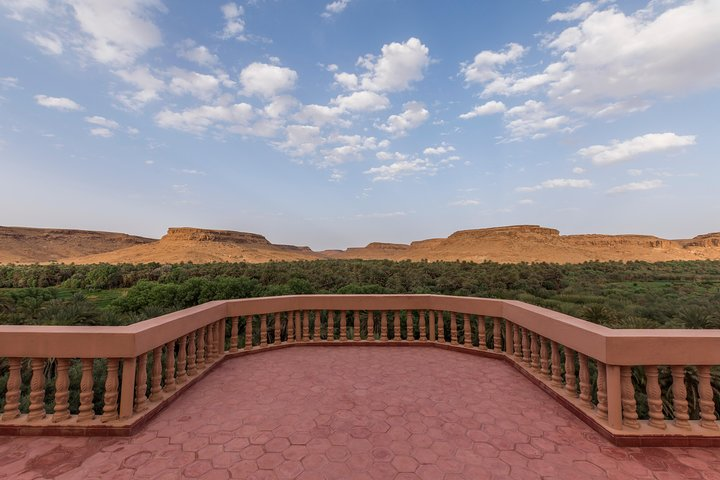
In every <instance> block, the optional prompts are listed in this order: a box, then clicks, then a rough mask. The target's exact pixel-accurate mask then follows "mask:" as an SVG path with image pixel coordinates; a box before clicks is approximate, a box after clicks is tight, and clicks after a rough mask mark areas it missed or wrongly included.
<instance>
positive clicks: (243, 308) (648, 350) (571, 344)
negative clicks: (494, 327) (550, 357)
mask: <svg viewBox="0 0 720 480" xmlns="http://www.w3.org/2000/svg"><path fill="white" fill-rule="evenodd" d="M294 310H337V311H340V310H345V311H351V310H374V311H382V310H442V311H451V312H457V313H460V314H470V315H481V316H488V317H498V318H505V319H507V320H509V321H511V322H512V323H514V324H516V325H519V326H520V327H523V328H528V329H530V330H532V331H533V332H536V333H537V334H539V335H541V336H543V337H545V338H547V339H549V340H553V341H557V342H559V343H561V344H563V345H565V346H567V347H568V348H571V349H573V350H575V351H577V352H580V353H583V354H586V355H589V356H591V357H593V358H595V359H597V360H599V361H601V362H604V363H608V364H613V365H623V366H629V365H720V329H713V330H687V329H648V330H637V329H634V330H620V329H611V328H608V327H604V326H602V325H597V324H594V323H591V322H588V321H586V320H582V319H579V318H575V317H572V316H570V315H566V314H563V313H559V312H555V311H552V310H549V309H546V308H543V307H538V306H535V305H530V304H527V303H524V302H519V301H515V300H499V299H489V298H478V297H455V296H447V295H429V294H428V295H425V294H421V295H407V294H396V295H386V294H382V295H288V296H278V297H261V298H248V299H237V300H217V301H213V302H208V303H204V304H202V305H198V306H194V307H190V308H187V309H184V310H179V311H177V312H173V313H169V314H166V315H162V316H160V317H156V318H152V319H148V320H144V321H142V322H138V323H135V324H133V325H127V326H117V327H107V326H97V327H96V326H88V327H62V326H34V325H33V326H26V325H0V356H3V357H45V358H48V357H57V358H76V357H88V356H94V357H104V358H131V357H135V356H138V355H140V354H142V353H144V352H147V351H149V350H151V349H153V348H155V347H157V346H159V345H163V344H165V343H167V342H169V341H172V340H174V339H176V338H178V337H180V336H183V335H186V334H189V333H190V332H192V331H194V330H196V329H197V328H199V327H202V326H205V325H209V324H211V323H213V322H215V321H217V320H218V319H221V318H229V317H236V316H245V315H263V314H268V313H275V312H285V311H294ZM668 342H672V348H670V349H669V348H668V346H669V345H668Z"/></svg>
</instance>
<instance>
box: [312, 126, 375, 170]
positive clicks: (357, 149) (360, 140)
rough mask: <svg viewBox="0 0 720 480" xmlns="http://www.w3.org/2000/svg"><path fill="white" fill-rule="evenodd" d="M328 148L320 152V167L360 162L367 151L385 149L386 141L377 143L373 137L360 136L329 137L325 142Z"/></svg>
mask: <svg viewBox="0 0 720 480" xmlns="http://www.w3.org/2000/svg"><path fill="white" fill-rule="evenodd" d="M324 143H326V144H328V145H330V147H329V148H325V149H323V150H322V161H321V162H319V165H320V166H330V165H339V164H343V163H346V162H349V161H352V160H360V159H362V157H363V154H364V153H365V152H367V151H373V150H377V149H379V148H387V147H388V146H389V141H388V140H382V141H378V139H377V138H375V137H364V136H362V135H337V134H335V135H331V136H330V137H328V138H327V139H326V140H325V142H324Z"/></svg>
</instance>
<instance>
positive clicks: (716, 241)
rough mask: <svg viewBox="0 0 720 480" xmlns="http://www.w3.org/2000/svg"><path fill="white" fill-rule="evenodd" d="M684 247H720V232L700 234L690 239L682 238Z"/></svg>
mask: <svg viewBox="0 0 720 480" xmlns="http://www.w3.org/2000/svg"><path fill="white" fill-rule="evenodd" d="M680 242H682V244H683V247H685V248H687V247H720V232H715V233H707V234H705V235H698V236H697V237H693V238H691V239H690V240H680Z"/></svg>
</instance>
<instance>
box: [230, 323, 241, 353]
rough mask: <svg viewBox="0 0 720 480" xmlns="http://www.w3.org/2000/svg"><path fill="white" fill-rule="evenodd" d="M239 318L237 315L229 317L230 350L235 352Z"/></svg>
mask: <svg viewBox="0 0 720 480" xmlns="http://www.w3.org/2000/svg"><path fill="white" fill-rule="evenodd" d="M239 322H240V319H239V318H238V317H232V318H231V319H230V352H231V353H235V352H237V351H238V323H239Z"/></svg>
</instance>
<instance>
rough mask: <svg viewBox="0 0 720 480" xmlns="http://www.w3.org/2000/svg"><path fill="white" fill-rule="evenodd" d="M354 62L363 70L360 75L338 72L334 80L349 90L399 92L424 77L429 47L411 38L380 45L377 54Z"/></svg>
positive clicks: (428, 60)
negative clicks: (401, 41) (379, 50)
mask: <svg viewBox="0 0 720 480" xmlns="http://www.w3.org/2000/svg"><path fill="white" fill-rule="evenodd" d="M357 65H358V66H360V67H362V68H364V69H365V70H366V71H365V72H364V73H362V74H361V75H359V76H358V75H355V74H345V73H338V74H337V75H336V76H335V80H336V82H338V83H339V84H340V85H342V86H343V87H344V88H347V89H349V90H356V89H363V90H369V91H373V92H399V91H403V90H407V89H408V88H410V85H411V84H412V83H413V82H417V81H420V80H422V79H423V78H424V72H425V69H426V68H427V67H428V65H430V50H429V49H428V47H426V46H425V45H423V43H422V42H421V41H420V40H419V39H417V38H414V37H412V38H410V39H408V40H407V41H406V42H404V43H398V42H393V43H389V44H386V45H383V47H382V49H381V53H380V55H379V56H376V55H372V54H368V55H365V56H364V57H360V58H359V59H358V61H357Z"/></svg>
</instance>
